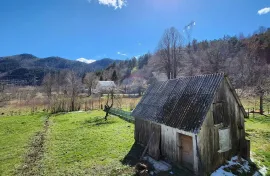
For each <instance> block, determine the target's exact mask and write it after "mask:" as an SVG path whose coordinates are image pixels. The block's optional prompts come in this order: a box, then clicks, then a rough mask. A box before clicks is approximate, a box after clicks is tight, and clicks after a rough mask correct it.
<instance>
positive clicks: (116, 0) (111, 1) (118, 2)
mask: <svg viewBox="0 0 270 176" xmlns="http://www.w3.org/2000/svg"><path fill="white" fill-rule="evenodd" d="M87 1H88V2H89V3H91V1H92V0H87ZM98 3H99V4H101V5H107V6H109V7H114V8H115V9H118V8H119V9H121V8H122V7H124V6H126V5H127V1H126V0H98Z"/></svg>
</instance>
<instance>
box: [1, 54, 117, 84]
mask: <svg viewBox="0 0 270 176" xmlns="http://www.w3.org/2000/svg"><path fill="white" fill-rule="evenodd" d="M114 62H116V63H117V62H119V60H113V59H109V58H105V59H101V60H97V61H95V62H93V63H91V64H86V63H83V62H79V61H73V60H68V59H64V58H60V57H48V58H38V57H36V56H34V55H31V54H20V55H14V56H6V57H0V80H9V81H10V80H16V81H23V82H24V83H25V84H30V85H31V84H40V83H41V81H42V79H43V76H44V75H46V73H48V72H59V71H61V70H73V71H75V72H77V73H78V75H83V74H84V73H86V72H91V71H98V70H102V69H104V68H107V67H108V66H109V65H111V64H112V63H114Z"/></svg>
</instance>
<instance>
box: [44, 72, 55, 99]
mask: <svg viewBox="0 0 270 176" xmlns="http://www.w3.org/2000/svg"><path fill="white" fill-rule="evenodd" d="M53 85H54V76H53V74H52V73H48V74H46V75H45V76H44V78H43V87H44V91H45V93H46V95H47V97H48V98H49V99H50V98H51V96H52V88H53Z"/></svg>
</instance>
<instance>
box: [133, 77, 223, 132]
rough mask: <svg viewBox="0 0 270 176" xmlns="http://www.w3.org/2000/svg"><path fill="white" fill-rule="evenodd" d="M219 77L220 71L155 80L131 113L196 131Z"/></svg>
mask: <svg viewBox="0 0 270 176" xmlns="http://www.w3.org/2000/svg"><path fill="white" fill-rule="evenodd" d="M223 78H224V74H223V73H217V74H211V75H201V76H192V77H181V78H178V79H173V80H168V81H165V82H157V83H155V84H154V85H151V86H150V87H149V88H148V90H147V91H146V93H145V95H144V97H143V98H142V100H141V101H140V103H139V104H138V105H137V107H136V108H135V109H134V111H133V113H132V115H133V116H134V117H138V118H143V119H147V120H151V121H154V122H157V123H162V124H165V125H167V126H171V127H174V128H178V129H181V130H184V131H189V132H194V133H197V132H198V130H199V128H200V127H201V125H202V123H203V121H204V118H205V116H206V114H207V112H208V110H209V108H210V105H211V103H212V101H213V98H214V95H215V93H216V90H217V89H218V88H219V85H220V83H221V81H222V79H223Z"/></svg>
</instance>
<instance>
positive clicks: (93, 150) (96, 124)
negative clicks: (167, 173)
mask: <svg viewBox="0 0 270 176" xmlns="http://www.w3.org/2000/svg"><path fill="white" fill-rule="evenodd" d="M103 115H104V113H103V112H101V111H93V112H91V113H85V112H83V113H79V112H78V113H76V112H75V113H68V114H65V115H55V116H52V117H51V118H50V124H49V125H50V128H49V131H48V134H47V138H46V143H45V151H46V152H45V154H44V162H43V164H44V170H43V173H44V174H45V175H119V174H124V173H126V174H128V173H129V174H131V173H132V171H133V170H132V169H131V168H129V167H126V166H123V164H122V163H121V160H122V159H123V158H124V157H125V155H126V154H127V153H128V152H129V150H130V148H131V146H132V145H133V143H134V138H133V130H134V126H133V124H130V123H127V122H125V121H123V120H121V119H119V118H118V117H115V116H111V117H109V118H108V121H104V118H103Z"/></svg>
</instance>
